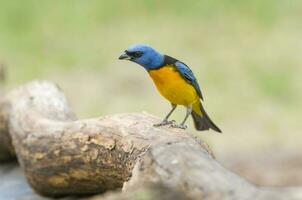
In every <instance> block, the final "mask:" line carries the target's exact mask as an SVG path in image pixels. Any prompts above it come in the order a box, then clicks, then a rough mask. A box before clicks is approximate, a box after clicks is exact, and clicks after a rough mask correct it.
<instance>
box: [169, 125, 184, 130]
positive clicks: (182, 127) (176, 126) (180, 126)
mask: <svg viewBox="0 0 302 200" xmlns="http://www.w3.org/2000/svg"><path fill="white" fill-rule="evenodd" d="M170 127H172V128H180V129H186V128H187V126H186V125H184V124H171V125H170Z"/></svg>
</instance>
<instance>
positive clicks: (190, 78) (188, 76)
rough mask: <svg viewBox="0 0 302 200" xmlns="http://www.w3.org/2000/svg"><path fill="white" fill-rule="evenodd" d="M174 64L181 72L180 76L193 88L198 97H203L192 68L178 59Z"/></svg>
mask: <svg viewBox="0 0 302 200" xmlns="http://www.w3.org/2000/svg"><path fill="white" fill-rule="evenodd" d="M174 65H175V67H176V68H177V70H178V72H179V73H180V74H181V76H182V77H183V78H184V79H185V80H186V81H187V82H188V83H190V84H191V85H192V86H193V87H194V88H195V90H196V91H197V93H198V95H199V97H200V98H201V99H203V97H202V93H201V90H200V87H199V84H198V82H197V79H196V78H195V76H194V74H193V72H192V70H191V69H190V68H189V67H188V66H187V65H186V64H184V63H182V62H180V61H177V62H176V63H175V64H174Z"/></svg>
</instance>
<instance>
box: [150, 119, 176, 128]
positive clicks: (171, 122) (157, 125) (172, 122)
mask: <svg viewBox="0 0 302 200" xmlns="http://www.w3.org/2000/svg"><path fill="white" fill-rule="evenodd" d="M174 123H175V120H171V121H168V120H163V121H162V122H160V123H158V124H154V125H153V126H155V127H160V126H165V125H171V126H172V125H173V124H174Z"/></svg>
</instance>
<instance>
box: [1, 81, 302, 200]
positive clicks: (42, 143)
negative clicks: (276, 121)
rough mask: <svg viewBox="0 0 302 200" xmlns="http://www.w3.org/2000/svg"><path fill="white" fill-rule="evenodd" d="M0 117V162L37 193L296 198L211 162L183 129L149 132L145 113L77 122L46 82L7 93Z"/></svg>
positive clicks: (149, 118)
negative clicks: (17, 169) (14, 163)
mask: <svg viewBox="0 0 302 200" xmlns="http://www.w3.org/2000/svg"><path fill="white" fill-rule="evenodd" d="M0 112H1V113H0V125H1V126H0V139H1V140H0V144H1V148H0V159H3V160H5V159H8V158H12V156H13V155H14V152H15V153H16V156H17V159H18V161H19V163H20V166H21V168H22V169H23V171H24V173H25V176H26V179H27V181H28V182H29V184H30V185H31V187H32V188H33V189H34V190H35V191H36V192H37V193H39V194H42V195H45V196H55V197H58V196H67V195H79V194H81V195H83V194H95V193H102V192H105V191H108V190H114V189H119V188H120V189H121V188H123V192H121V193H118V194H109V195H106V196H105V197H103V196H102V197H95V199H98V198H101V199H103V198H108V199H114V198H118V197H121V196H122V197H123V198H124V199H127V198H128V197H129V199H130V198H131V197H132V199H133V196H132V195H134V194H137V193H138V194H140V193H141V191H147V192H148V191H153V192H151V193H154V191H158V193H157V192H155V193H154V194H161V192H162V191H163V189H159V188H165V190H164V191H166V192H167V193H169V194H171V195H170V196H169V195H167V198H166V199H173V198H172V197H173V196H175V194H179V195H178V196H179V197H181V196H182V197H183V199H247V200H248V199H260V200H261V199H276V200H278V199H286V200H288V199H296V198H297V197H298V198H300V197H301V196H299V195H301V193H299V191H300V190H298V191H297V190H295V191H293V190H290V191H289V190H282V191H281V190H277V189H264V188H260V187H257V186H255V185H253V184H251V183H249V182H247V181H246V180H244V179H242V178H241V177H239V176H237V175H236V174H234V173H232V172H230V171H228V170H227V169H225V168H223V167H222V166H221V165H220V164H219V163H217V162H216V161H215V159H214V158H213V155H212V153H211V151H210V150H209V148H208V146H207V145H206V144H205V143H204V142H203V141H201V140H199V139H197V138H195V137H193V136H192V135H191V134H190V133H188V132H186V131H184V130H180V129H174V128H169V127H161V128H156V127H153V126H152V124H154V123H156V122H158V121H159V119H158V118H156V117H153V116H151V115H149V114H145V113H133V114H119V115H113V116H106V117H101V118H95V119H86V120H78V119H77V117H76V115H75V114H74V113H73V112H72V110H71V108H70V107H69V104H68V102H67V100H66V98H65V96H64V94H63V92H62V91H61V90H60V89H59V87H58V86H57V85H55V84H53V83H51V82H48V81H34V82H31V83H29V84H26V85H24V86H21V87H19V88H17V89H16V90H14V91H12V92H11V93H9V94H8V95H7V96H6V97H5V98H4V99H3V100H2V103H1V105H0ZM1 116H2V117H1ZM219 137H221V136H219ZM2 138H5V139H2ZM2 143H3V144H4V145H2ZM280 191H281V192H280ZM143 193H144V192H143ZM123 198H120V199H123ZM151 199H152V198H151ZM153 199H156V198H153Z"/></svg>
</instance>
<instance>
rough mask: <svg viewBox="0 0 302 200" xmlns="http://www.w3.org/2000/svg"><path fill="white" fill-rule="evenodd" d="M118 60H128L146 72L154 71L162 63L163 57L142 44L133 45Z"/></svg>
mask: <svg viewBox="0 0 302 200" xmlns="http://www.w3.org/2000/svg"><path fill="white" fill-rule="evenodd" d="M119 59H120V60H130V61H132V62H135V63H137V64H139V65H141V66H143V67H144V68H145V69H146V70H151V69H156V68H158V67H160V66H161V65H162V64H163V62H164V55H162V54H161V53H159V52H157V51H156V50H155V49H153V48H152V47H150V46H148V45H144V44H135V45H131V46H130V47H128V49H127V50H125V51H124V53H123V54H122V55H121V56H120V57H119Z"/></svg>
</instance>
